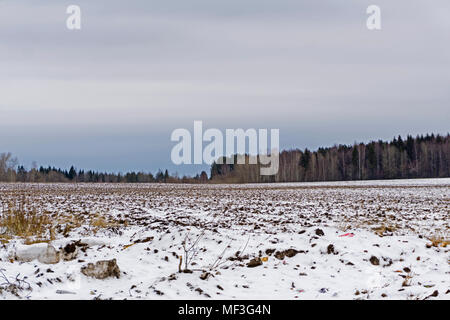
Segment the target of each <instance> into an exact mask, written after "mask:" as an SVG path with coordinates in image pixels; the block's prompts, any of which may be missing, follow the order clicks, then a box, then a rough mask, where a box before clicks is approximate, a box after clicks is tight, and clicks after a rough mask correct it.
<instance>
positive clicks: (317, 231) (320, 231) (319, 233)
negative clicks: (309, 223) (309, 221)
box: [315, 229, 325, 236]
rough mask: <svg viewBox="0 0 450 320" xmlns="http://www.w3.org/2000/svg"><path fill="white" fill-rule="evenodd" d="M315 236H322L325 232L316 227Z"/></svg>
mask: <svg viewBox="0 0 450 320" xmlns="http://www.w3.org/2000/svg"><path fill="white" fill-rule="evenodd" d="M315 232H316V236H324V235H325V233H324V232H323V230H322V229H316V231H315Z"/></svg>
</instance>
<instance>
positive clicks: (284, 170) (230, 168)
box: [211, 134, 450, 183]
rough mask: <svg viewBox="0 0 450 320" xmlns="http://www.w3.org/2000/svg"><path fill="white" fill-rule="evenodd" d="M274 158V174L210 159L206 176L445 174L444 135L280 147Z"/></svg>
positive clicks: (249, 179) (449, 164)
mask: <svg viewBox="0 0 450 320" xmlns="http://www.w3.org/2000/svg"><path fill="white" fill-rule="evenodd" d="M235 157H236V156H235ZM247 159H248V156H247ZM279 161H280V163H279V170H278V174H277V175H274V176H261V175H260V174H259V172H260V171H259V169H260V166H259V165H249V164H240V165H237V164H234V165H230V164H217V163H213V165H212V167H211V180H212V181H215V182H224V183H225V182H227V183H253V182H303V181H344V180H371V179H410V178H443V177H450V136H449V134H447V136H441V135H434V134H431V135H429V134H427V135H426V136H423V135H421V136H417V137H416V138H413V137H412V136H410V135H408V136H407V138H406V139H402V137H401V136H398V137H397V138H394V139H393V140H392V141H390V142H384V141H381V140H379V141H372V142H369V143H367V144H364V143H359V144H354V145H351V146H348V145H335V146H333V147H331V148H319V149H318V150H317V151H314V152H313V151H310V150H308V149H305V150H303V151H302V150H298V149H296V150H289V151H282V152H281V153H280V159H279ZM222 163H225V161H222ZM234 163H236V161H234Z"/></svg>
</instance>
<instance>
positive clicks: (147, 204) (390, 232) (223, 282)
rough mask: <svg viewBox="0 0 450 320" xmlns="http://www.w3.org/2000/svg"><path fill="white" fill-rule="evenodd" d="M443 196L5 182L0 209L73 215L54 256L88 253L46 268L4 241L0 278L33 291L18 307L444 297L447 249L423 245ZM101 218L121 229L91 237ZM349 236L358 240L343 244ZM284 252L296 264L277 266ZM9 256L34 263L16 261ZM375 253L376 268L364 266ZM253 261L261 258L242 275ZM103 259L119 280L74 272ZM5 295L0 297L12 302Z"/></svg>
mask: <svg viewBox="0 0 450 320" xmlns="http://www.w3.org/2000/svg"><path fill="white" fill-rule="evenodd" d="M449 187H450V179H420V180H419V179H418V180H398V181H397V180H396V181H364V182H362V181H358V182H329V183H304V184H301V183H292V184H286V183H283V184H254V185H168V184H144V185H136V184H133V185H117V184H78V185H69V184H40V185H38V184H1V185H0V201H1V205H0V207H4V205H6V204H7V203H8V202H10V201H11V200H12V199H19V197H18V195H19V194H24V193H25V194H26V195H27V206H29V207H30V208H35V209H38V210H41V211H42V212H44V210H46V213H45V214H49V215H53V214H54V215H55V221H59V220H57V217H71V216H76V217H79V218H80V221H82V223H81V225H80V226H78V227H76V228H74V229H72V230H71V231H70V232H69V234H67V235H66V236H63V234H61V233H57V238H56V239H55V240H53V241H51V242H50V243H51V245H53V246H54V247H55V248H57V249H62V248H64V247H65V246H66V245H67V244H69V243H72V242H74V241H80V243H85V244H86V245H87V246H86V247H85V249H84V251H83V250H79V251H78V254H77V257H76V258H75V259H74V260H71V261H63V260H61V261H60V262H59V263H56V264H43V263H41V262H39V261H38V260H37V256H38V255H39V253H40V252H41V251H42V250H43V248H44V249H45V248H46V247H47V243H37V244H33V245H25V244H24V240H23V239H11V240H9V241H8V242H7V243H4V244H2V245H1V244H0V248H1V249H0V259H1V260H0V269H3V274H4V275H5V276H6V277H7V279H8V280H9V281H10V282H13V281H14V280H15V279H16V276H17V275H18V274H19V277H18V278H19V279H23V280H24V281H26V283H27V284H29V286H30V288H27V289H23V290H21V291H19V292H18V293H19V297H20V298H22V299H425V298H427V299H446V300H448V299H449V298H450V294H449V289H450V277H449V274H450V268H449V263H450V256H449V247H448V246H442V245H437V246H431V247H430V246H429V244H430V243H431V240H430V239H429V238H431V237H432V236H442V237H443V238H444V239H446V240H448V230H449V199H450V197H449V196H450V192H449V191H450V188H449ZM0 210H2V209H0ZM0 212H1V211H0ZM99 215H101V216H104V217H106V218H107V219H108V221H110V222H117V221H120V220H123V221H126V223H115V224H111V225H110V226H106V227H104V228H94V227H93V226H92V224H90V221H92V219H94V217H97V216H99ZM61 221H62V220H61ZM55 223H56V222H55ZM58 223H59V222H58ZM61 225H62V223H61ZM382 227H390V229H389V228H384V229H383V228H382ZM317 229H320V230H322V231H323V235H321V233H320V232H318V231H317ZM348 233H352V234H353V235H354V236H348V235H347V236H343V235H345V234H348ZM186 237H188V239H189V241H190V242H191V243H192V242H195V241H196V240H197V239H198V245H197V246H195V247H194V249H195V250H196V256H195V257H194V258H193V260H192V262H194V264H193V265H190V266H189V267H188V268H189V269H190V270H191V271H192V273H179V272H178V271H179V261H180V260H179V256H184V254H183V252H184V251H183V245H182V243H183V241H184V240H185V239H186ZM198 237H199V238H198ZM330 245H332V246H333V248H334V250H331V251H333V252H329V251H330V250H329V249H328V248H329V246H330ZM427 245H428V246H427ZM290 248H292V249H295V250H297V254H296V255H295V256H293V257H287V256H286V257H284V258H282V259H281V260H280V259H278V258H276V257H275V255H276V251H283V250H287V249H290ZM268 249H274V250H275V252H273V253H271V252H270V251H267V253H266V250H268ZM238 251H239V253H238V254H236V253H237V252H238ZM12 253H15V254H16V255H17V253H20V254H26V255H27V257H29V258H28V259H25V260H26V261H28V260H31V261H28V262H20V261H17V260H15V259H11V255H12ZM222 254H223V257H222V259H220V257H221V256H222ZM373 256H374V257H376V258H378V260H379V265H373V264H372V263H371V261H370V260H371V257H373ZM236 257H239V258H238V259H236ZM255 257H262V258H266V257H267V261H263V263H262V265H260V266H257V267H253V268H249V267H247V263H248V262H249V261H250V260H251V259H253V258H255ZM109 259H116V260H117V265H118V266H119V268H120V270H121V277H120V278H119V279H116V278H113V277H111V278H107V279H104V280H98V279H94V278H89V277H86V276H85V275H83V274H82V273H81V272H80V268H81V267H82V266H85V265H87V264H88V263H89V262H93V263H95V262H96V261H99V260H109ZM183 259H184V258H183ZM263 260H265V259H263ZM217 264H219V265H218V266H216V267H212V266H214V265H217ZM183 266H184V260H183ZM205 272H207V273H209V276H208V277H207V278H206V279H205V277H201V276H202V275H204V274H205ZM0 275H1V274H0ZM24 277H26V278H24ZM202 278H203V279H202ZM3 280H4V279H3V278H2V277H1V276H0V288H1V287H2V285H1V283H2V282H5V281H3ZM22 285H23V286H25V285H24V283H22ZM28 289H31V290H28ZM435 291H437V292H438V295H437V296H431V295H432V294H433V293H435ZM0 292H1V293H0V298H3V299H16V298H19V297H17V296H16V295H14V294H11V293H10V292H8V291H7V290H3V291H2V290H0ZM433 295H435V294H433Z"/></svg>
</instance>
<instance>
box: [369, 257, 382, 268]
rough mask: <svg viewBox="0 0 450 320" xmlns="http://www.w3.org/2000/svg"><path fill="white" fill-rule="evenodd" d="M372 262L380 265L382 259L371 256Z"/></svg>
mask: <svg viewBox="0 0 450 320" xmlns="http://www.w3.org/2000/svg"><path fill="white" fill-rule="evenodd" d="M370 263H371V264H373V265H374V266H378V265H380V260H379V259H378V258H377V257H375V256H371V257H370Z"/></svg>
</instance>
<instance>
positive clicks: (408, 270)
mask: <svg viewBox="0 0 450 320" xmlns="http://www.w3.org/2000/svg"><path fill="white" fill-rule="evenodd" d="M403 271H405V272H406V273H410V272H411V269H410V268H408V267H405V268H403Z"/></svg>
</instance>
